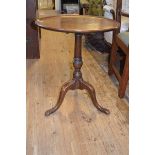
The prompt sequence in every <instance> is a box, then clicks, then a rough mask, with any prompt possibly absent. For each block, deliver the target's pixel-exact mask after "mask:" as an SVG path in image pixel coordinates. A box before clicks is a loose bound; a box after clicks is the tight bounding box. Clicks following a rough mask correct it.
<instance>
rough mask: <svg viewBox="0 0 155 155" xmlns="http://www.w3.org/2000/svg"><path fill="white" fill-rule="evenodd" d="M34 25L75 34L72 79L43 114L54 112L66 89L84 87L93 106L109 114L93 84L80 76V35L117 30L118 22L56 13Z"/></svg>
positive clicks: (47, 114) (37, 21) (59, 104)
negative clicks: (54, 102) (101, 103)
mask: <svg viewBox="0 0 155 155" xmlns="http://www.w3.org/2000/svg"><path fill="white" fill-rule="evenodd" d="M35 23H36V25H38V26H39V27H41V28H43V29H47V30H51V31H59V32H65V33H74V34H75V49H74V59H73V66H74V72H73V79H72V80H70V81H68V82H66V83H65V84H64V85H63V86H62V87H61V90H60V94H59V98H58V100H57V103H56V105H55V106H54V107H53V108H52V109H49V110H47V111H46V112H45V116H49V115H50V114H52V113H53V112H55V111H56V110H57V109H58V108H59V107H60V106H61V104H62V102H63V99H64V97H65V95H66V93H67V91H68V90H75V89H81V90H83V89H86V90H87V91H88V93H89V95H90V98H91V100H92V102H93V104H94V106H95V107H96V108H97V109H98V110H100V111H101V112H103V113H105V114H109V113H110V111H109V110H108V109H106V108H103V107H101V106H100V105H99V104H98V102H97V99H96V94H95V89H94V88H93V86H92V85H91V84H89V83H87V82H86V81H84V80H83V78H82V72H81V67H82V64H83V62H82V54H81V45H82V35H84V34H88V33H93V32H107V31H112V30H117V29H118V28H119V27H120V24H119V23H118V22H116V21H114V20H110V19H105V18H100V17H93V16H80V15H58V16H53V17H46V18H42V19H38V20H36V21H35Z"/></svg>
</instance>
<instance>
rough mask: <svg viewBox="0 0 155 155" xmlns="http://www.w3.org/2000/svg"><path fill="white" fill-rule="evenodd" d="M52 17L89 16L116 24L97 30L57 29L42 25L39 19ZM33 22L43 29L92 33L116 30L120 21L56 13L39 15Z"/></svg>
mask: <svg viewBox="0 0 155 155" xmlns="http://www.w3.org/2000/svg"><path fill="white" fill-rule="evenodd" d="M54 17H90V18H96V19H103V20H106V21H110V22H114V23H116V26H115V27H113V28H111V29H98V30H85V31H83V30H66V29H59V28H54V27H48V26H45V25H43V24H42V23H40V21H41V20H43V19H51V18H54ZM35 24H36V25H37V26H38V27H40V28H43V29H47V30H51V31H58V32H66V33H93V32H108V31H112V30H117V29H119V27H120V23H119V22H117V21H115V20H112V19H108V18H104V17H101V16H91V15H77V14H58V15H54V16H48V17H41V18H37V19H36V20H35Z"/></svg>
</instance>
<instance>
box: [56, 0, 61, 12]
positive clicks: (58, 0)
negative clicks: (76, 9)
mask: <svg viewBox="0 0 155 155" xmlns="http://www.w3.org/2000/svg"><path fill="white" fill-rule="evenodd" d="M60 1H61V0H55V10H58V11H60V10H61V3H60Z"/></svg>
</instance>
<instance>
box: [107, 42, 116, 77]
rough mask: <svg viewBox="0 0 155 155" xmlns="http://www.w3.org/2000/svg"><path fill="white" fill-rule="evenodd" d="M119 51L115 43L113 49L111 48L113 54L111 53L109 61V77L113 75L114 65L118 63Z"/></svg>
mask: <svg viewBox="0 0 155 155" xmlns="http://www.w3.org/2000/svg"><path fill="white" fill-rule="evenodd" d="M117 49H118V48H117V44H116V41H113V43H112V47H111V53H110V61H109V65H108V74H109V75H112V74H113V69H112V65H113V64H115V62H116V56H117V55H116V54H117Z"/></svg>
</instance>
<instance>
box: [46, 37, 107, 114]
mask: <svg viewBox="0 0 155 155" xmlns="http://www.w3.org/2000/svg"><path fill="white" fill-rule="evenodd" d="M81 46H82V34H75V49H74V61H73V66H74V73H73V79H72V80H71V81H69V82H66V83H65V84H64V85H63V86H62V87H61V90H60V94H59V98H58V101H57V104H56V105H55V106H54V107H53V108H52V109H49V110H47V111H46V112H45V116H49V115H50V114H52V113H54V112H55V111H56V110H57V109H58V108H59V107H60V106H61V104H62V102H63V99H64V97H65V95H66V93H67V91H68V90H75V89H81V90H83V89H86V90H87V91H88V93H89V95H90V97H91V100H92V102H93V104H94V106H95V107H96V108H97V109H98V110H100V111H101V112H103V113H105V114H110V111H109V110H108V109H106V108H103V107H101V106H100V105H99V104H98V102H97V99H96V93H95V89H94V88H93V86H92V85H91V84H89V83H87V82H86V81H84V80H83V78H82V72H81V67H82V64H83V62H82V55H81Z"/></svg>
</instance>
